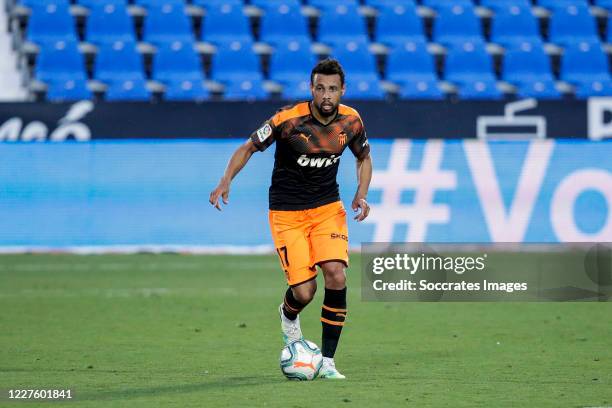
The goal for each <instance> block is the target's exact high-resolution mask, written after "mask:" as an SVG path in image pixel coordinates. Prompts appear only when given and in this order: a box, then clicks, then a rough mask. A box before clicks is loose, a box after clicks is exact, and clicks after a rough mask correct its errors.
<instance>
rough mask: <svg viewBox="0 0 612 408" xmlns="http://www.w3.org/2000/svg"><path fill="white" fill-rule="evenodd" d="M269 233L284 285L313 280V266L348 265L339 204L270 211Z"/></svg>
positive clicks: (346, 231) (338, 202) (342, 208)
mask: <svg viewBox="0 0 612 408" xmlns="http://www.w3.org/2000/svg"><path fill="white" fill-rule="evenodd" d="M269 218H270V230H271V231H272V238H273V239H274V246H275V247H276V252H277V253H278V256H279V258H280V262H281V267H282V268H283V270H284V271H285V275H286V277H287V283H288V284H289V285H290V286H296V285H299V284H300V283H304V282H306V281H309V280H311V279H314V278H316V276H317V268H316V265H318V264H321V263H323V262H325V261H339V262H342V263H344V265H346V266H348V227H347V224H346V211H345V210H344V206H343V205H342V202H341V201H336V202H334V203H330V204H325V205H322V206H320V207H317V208H311V209H308V210H297V211H277V210H270V212H269Z"/></svg>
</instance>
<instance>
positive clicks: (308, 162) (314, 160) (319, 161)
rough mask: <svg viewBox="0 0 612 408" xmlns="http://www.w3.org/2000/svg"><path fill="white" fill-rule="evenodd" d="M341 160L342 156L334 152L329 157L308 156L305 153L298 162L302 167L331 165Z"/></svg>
mask: <svg viewBox="0 0 612 408" xmlns="http://www.w3.org/2000/svg"><path fill="white" fill-rule="evenodd" d="M338 160H340V156H337V157H336V155H335V154H332V155H331V156H329V157H308V156H306V155H305V154H303V155H301V156H300V157H299V159H298V160H297V163H298V164H299V165H300V166H302V167H318V168H321V167H329V166H331V165H332V164H334V163H336V162H337V161H338Z"/></svg>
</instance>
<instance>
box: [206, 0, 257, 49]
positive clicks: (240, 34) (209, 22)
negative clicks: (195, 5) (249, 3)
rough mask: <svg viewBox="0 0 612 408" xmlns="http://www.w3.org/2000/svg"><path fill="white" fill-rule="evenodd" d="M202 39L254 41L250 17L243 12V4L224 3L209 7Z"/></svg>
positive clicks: (223, 41)
mask: <svg viewBox="0 0 612 408" xmlns="http://www.w3.org/2000/svg"><path fill="white" fill-rule="evenodd" d="M202 40H203V41H209V42H212V43H215V44H221V43H230V42H234V41H238V42H241V43H245V42H250V41H252V40H253V37H252V36H251V28H250V25H249V19H248V17H247V16H245V15H244V13H243V12H242V6H234V5H231V4H224V5H222V6H213V7H209V8H207V9H206V17H204V23H203V27H202Z"/></svg>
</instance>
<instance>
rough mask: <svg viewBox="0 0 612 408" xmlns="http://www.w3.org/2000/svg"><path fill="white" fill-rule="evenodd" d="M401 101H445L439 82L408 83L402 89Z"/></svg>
mask: <svg viewBox="0 0 612 408" xmlns="http://www.w3.org/2000/svg"><path fill="white" fill-rule="evenodd" d="M399 97H400V98H401V99H444V97H445V95H444V92H442V90H441V89H440V86H439V85H438V82H437V81H421V80H419V81H415V82H406V83H404V84H403V85H402V87H401V88H400V93H399Z"/></svg>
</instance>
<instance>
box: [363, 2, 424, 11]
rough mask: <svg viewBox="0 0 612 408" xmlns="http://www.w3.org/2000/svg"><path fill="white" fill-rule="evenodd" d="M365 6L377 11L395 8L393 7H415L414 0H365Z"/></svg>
mask: <svg viewBox="0 0 612 408" xmlns="http://www.w3.org/2000/svg"><path fill="white" fill-rule="evenodd" d="M365 4H366V5H368V6H370V7H374V8H377V9H381V8H383V7H395V6H404V7H411V8H412V7H416V2H415V0H366V2H365Z"/></svg>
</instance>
